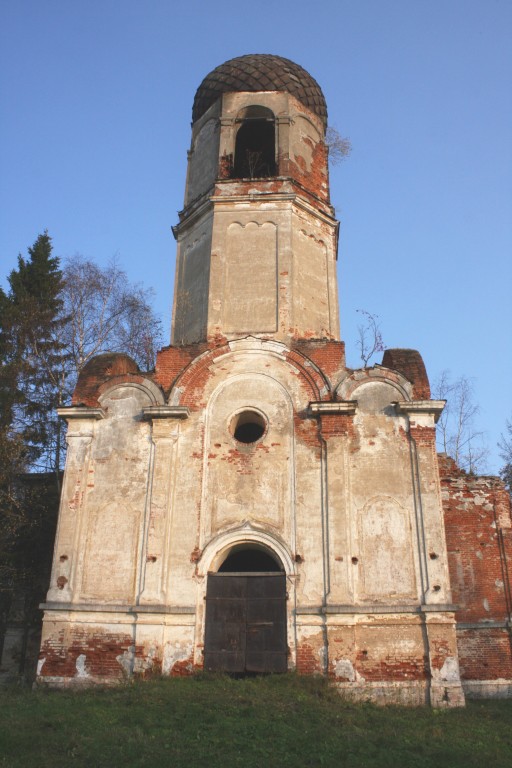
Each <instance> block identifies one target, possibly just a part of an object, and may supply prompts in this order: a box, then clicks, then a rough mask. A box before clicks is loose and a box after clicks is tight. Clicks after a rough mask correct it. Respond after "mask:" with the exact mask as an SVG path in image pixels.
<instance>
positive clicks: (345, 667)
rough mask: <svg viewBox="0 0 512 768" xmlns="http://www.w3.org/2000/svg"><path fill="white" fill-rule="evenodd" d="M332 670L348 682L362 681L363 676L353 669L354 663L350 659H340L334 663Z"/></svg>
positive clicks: (363, 680) (363, 679)
mask: <svg viewBox="0 0 512 768" xmlns="http://www.w3.org/2000/svg"><path fill="white" fill-rule="evenodd" d="M334 672H335V674H336V677H338V678H343V679H344V680H347V682H349V683H364V682H365V678H364V677H363V676H362V675H360V674H359V672H358V671H357V670H356V669H354V665H353V664H352V662H351V661H350V659H340V660H339V661H337V662H336V663H335V665H334Z"/></svg>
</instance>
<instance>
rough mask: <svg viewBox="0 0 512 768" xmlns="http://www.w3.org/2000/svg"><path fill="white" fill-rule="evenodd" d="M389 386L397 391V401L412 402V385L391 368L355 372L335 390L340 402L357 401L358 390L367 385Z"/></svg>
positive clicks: (366, 369)
mask: <svg viewBox="0 0 512 768" xmlns="http://www.w3.org/2000/svg"><path fill="white" fill-rule="evenodd" d="M378 382H381V383H382V384H387V385H388V386H391V387H393V388H394V389H395V391H396V398H395V399H396V400H398V401H400V400H402V401H403V400H405V401H410V400H411V399H412V384H411V382H410V381H408V380H407V379H406V378H405V376H402V374H400V373H397V372H396V371H392V370H390V369H389V368H384V367H382V366H379V367H378V368H364V369H362V370H357V371H354V372H353V373H352V374H351V375H350V376H347V377H346V378H345V379H342V381H340V382H339V384H338V385H337V386H336V389H335V395H336V398H337V399H338V400H357V390H358V389H359V388H360V387H362V386H363V385H365V384H369V383H378Z"/></svg>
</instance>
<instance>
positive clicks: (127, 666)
mask: <svg viewBox="0 0 512 768" xmlns="http://www.w3.org/2000/svg"><path fill="white" fill-rule="evenodd" d="M134 656H135V648H134V647H133V645H131V646H130V647H129V648H128V649H127V650H126V651H124V653H122V654H120V655H119V656H116V661H117V663H118V664H119V665H120V666H121V667H122V668H123V672H124V673H125V674H126V675H131V673H132V671H133V660H134Z"/></svg>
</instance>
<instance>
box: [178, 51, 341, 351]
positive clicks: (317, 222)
mask: <svg viewBox="0 0 512 768" xmlns="http://www.w3.org/2000/svg"><path fill="white" fill-rule="evenodd" d="M326 121H327V109H326V105H325V99H324V96H323V93H322V91H321V89H320V87H319V85H318V84H317V83H316V81H315V80H314V79H313V78H312V77H311V75H309V74H308V73H307V72H306V71H305V70H304V69H302V67H300V66H298V65H297V64H295V63H293V62H291V61H289V60H288V59H283V58H281V57H279V56H271V55H265V54H255V55H248V56H241V57H238V58H235V59H231V60H230V61H227V62H226V63H224V64H222V65H221V66H219V67H217V68H216V69H214V70H213V71H212V72H211V73H210V74H209V75H207V76H206V77H205V79H204V80H203V82H202V83H201V85H200V86H199V88H198V90H197V93H196V96H195V100H194V106H193V112H192V143H191V148H190V151H189V154H188V170H187V183H186V189H185V205H184V208H183V211H182V212H181V213H180V220H179V224H178V225H177V226H176V227H175V228H174V235H175V237H176V240H177V243H178V251H177V269H176V283H175V294H174V308H173V336H172V343H173V345H175V346H181V345H188V344H193V343H197V342H208V343H212V342H215V341H216V340H228V341H230V340H234V339H236V338H240V337H243V336H247V335H252V336H257V337H261V338H265V339H274V340H277V341H281V342H284V343H286V344H289V343H290V342H291V341H299V340H312V339H329V340H338V339H339V318H338V293H337V279H336V258H337V234H338V223H337V221H336V220H335V218H334V211H333V208H332V206H331V204H330V201H329V178H328V168H327V155H328V151H327V147H326V144H325V129H326Z"/></svg>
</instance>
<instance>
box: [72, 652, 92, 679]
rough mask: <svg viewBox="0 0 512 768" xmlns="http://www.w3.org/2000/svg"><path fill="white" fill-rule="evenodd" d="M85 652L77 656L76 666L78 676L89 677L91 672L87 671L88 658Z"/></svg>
mask: <svg viewBox="0 0 512 768" xmlns="http://www.w3.org/2000/svg"><path fill="white" fill-rule="evenodd" d="M86 658H87V657H86V655H85V653H81V654H80V656H77V658H76V662H75V667H76V677H89V673H88V672H87V669H86V668H85V660H86Z"/></svg>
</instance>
